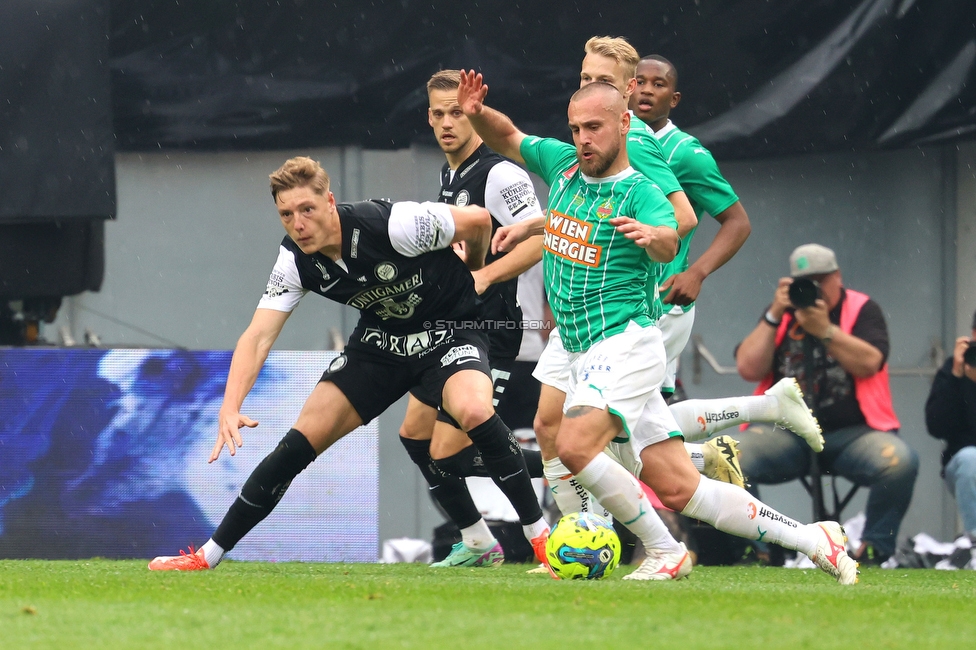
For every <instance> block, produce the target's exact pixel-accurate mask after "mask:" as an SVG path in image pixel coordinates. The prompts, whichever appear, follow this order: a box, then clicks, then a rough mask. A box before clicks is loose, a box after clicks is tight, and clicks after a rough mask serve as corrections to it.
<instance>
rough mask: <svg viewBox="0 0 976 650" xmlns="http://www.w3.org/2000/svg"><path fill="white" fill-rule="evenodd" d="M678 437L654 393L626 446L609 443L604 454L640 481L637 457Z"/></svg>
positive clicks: (670, 416)
mask: <svg viewBox="0 0 976 650" xmlns="http://www.w3.org/2000/svg"><path fill="white" fill-rule="evenodd" d="M680 435H681V429H680V428H679V427H678V422H677V420H675V419H674V414H672V413H671V409H670V408H669V407H668V403H667V402H666V401H664V397H663V396H662V395H661V391H654V394H653V395H651V396H650V398H649V399H648V400H647V403H646V404H644V410H643V411H641V414H640V418H638V420H637V426H635V427H634V429H633V432H632V433H631V435H630V440H628V441H627V442H616V441H614V442H611V443H610V444H609V445H607V449H606V451H607V453H608V454H609V455H610V456H611V457H612V458H613V459H614V460H616V461H617V462H618V463H620V464H621V465H623V466H624V468H626V469H627V470H628V471H629V472H630V473H631V474H633V475H634V476H636V477H637V478H640V473H641V470H642V469H643V467H644V463H642V462H641V459H640V453H641V452H642V451H643V450H644V449H645V448H646V447H650V446H651V445H653V444H656V443H658V442H664V441H665V440H668V439H670V438H676V437H678V436H680Z"/></svg>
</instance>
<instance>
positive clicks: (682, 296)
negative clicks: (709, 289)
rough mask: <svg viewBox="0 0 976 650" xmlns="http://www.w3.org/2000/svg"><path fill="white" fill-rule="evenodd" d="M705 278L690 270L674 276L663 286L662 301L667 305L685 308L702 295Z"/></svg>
mask: <svg viewBox="0 0 976 650" xmlns="http://www.w3.org/2000/svg"><path fill="white" fill-rule="evenodd" d="M704 279H705V278H703V277H700V276H699V275H698V274H697V273H695V272H694V271H692V270H691V269H688V270H687V271H685V272H684V273H678V274H676V275H672V276H671V277H670V278H668V279H667V280H665V281H664V284H662V285H661V295H662V296H664V297H663V298H662V299H661V302H663V303H664V304H666V305H681V306H682V307H685V306H687V305H690V304H691V303H693V302H695V301H696V300H698V294H699V293H701V288H702V281H703V280H704Z"/></svg>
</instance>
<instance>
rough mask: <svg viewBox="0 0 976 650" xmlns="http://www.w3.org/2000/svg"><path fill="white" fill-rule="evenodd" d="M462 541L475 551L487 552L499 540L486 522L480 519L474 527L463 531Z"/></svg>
mask: <svg viewBox="0 0 976 650" xmlns="http://www.w3.org/2000/svg"><path fill="white" fill-rule="evenodd" d="M461 541H462V542H464V545H465V546H467V547H468V548H470V549H471V550H473V551H487V550H488V549H490V548H491V547H492V546H494V545H495V543H496V541H497V540H495V536H494V535H492V534H491V530H490V529H489V528H488V524H487V523H486V522H485V520H484V519H479V520H478V521H477V523H475V524H474V525H472V526H468V527H467V528H462V529H461Z"/></svg>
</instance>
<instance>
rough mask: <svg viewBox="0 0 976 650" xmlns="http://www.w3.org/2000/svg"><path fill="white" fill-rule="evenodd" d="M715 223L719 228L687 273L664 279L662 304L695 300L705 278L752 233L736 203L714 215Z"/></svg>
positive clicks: (684, 302) (723, 262) (744, 211)
mask: <svg viewBox="0 0 976 650" xmlns="http://www.w3.org/2000/svg"><path fill="white" fill-rule="evenodd" d="M715 220H716V221H718V222H719V224H721V225H720V226H719V229H718V232H717V233H715V239H713V240H712V243H711V244H709V246H708V249H707V250H706V251H705V252H704V253H702V255H701V257H699V258H698V259H697V260H695V263H694V264H692V265H691V266H690V267H688V270H687V271H685V272H684V273H679V274H677V275H673V276H671V277H670V278H667V279H666V280H665V282H664V284H662V285H661V291H662V292H667V296H666V297H665V298H664V300H663V302H665V303H668V304H674V305H690V304H691V303H693V302H694V301H695V300H697V299H698V294H699V293H700V292H701V286H702V282H704V281H705V278H707V277H708V276H709V275H711V274H712V273H714V272H715V270H716V269H718V268H720V267H721V266H722V265H724V264H725V263H726V262H728V261H729V260H730V259H732V257H733V256H734V255H735V254H736V253H737V252H739V249H740V248H742V244H744V243H745V241H746V239H748V238H749V234H750V233H751V232H752V226H751V225H750V224H749V215H748V214H746V210H745V208H743V207H742V203H740V202H739V201H736V202H735V203H733V204H732V205H730V206H729V207H728V208H726V209H725V210H723V211H722V212H720V213H719V214H717V215H715ZM678 230H679V232H680V228H679V229H678Z"/></svg>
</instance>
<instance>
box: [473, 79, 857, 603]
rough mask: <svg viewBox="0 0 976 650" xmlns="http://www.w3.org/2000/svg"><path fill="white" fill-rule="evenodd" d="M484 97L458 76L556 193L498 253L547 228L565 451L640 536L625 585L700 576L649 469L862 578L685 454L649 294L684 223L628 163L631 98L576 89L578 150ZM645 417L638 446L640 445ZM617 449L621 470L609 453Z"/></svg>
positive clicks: (740, 531)
mask: <svg viewBox="0 0 976 650" xmlns="http://www.w3.org/2000/svg"><path fill="white" fill-rule="evenodd" d="M487 93H488V87H487V86H486V85H484V84H483V80H482V77H481V75H478V74H475V73H474V72H463V71H462V74H461V83H460V86H459V87H458V104H459V105H460V106H461V108H462V110H463V111H464V113H465V115H467V116H468V119H469V120H470V122H471V125H472V126H473V127H474V128H475V130H476V131H477V132H478V134H479V135H480V136H481V137H482V138H483V139H484V141H485V143H486V144H488V146H489V147H491V148H492V149H493V150H495V151H497V152H499V153H501V154H502V155H505V156H507V157H509V158H511V159H513V160H516V161H517V162H524V163H525V165H526V167H528V169H529V170H530V171H533V172H535V173H537V174H539V175H540V176H541V177H542V178H543V180H545V181H546V182H547V183H549V185H550V192H549V206H548V209H547V214H546V216H545V217H544V218H542V219H537V220H532V221H522V222H519V223H518V224H514V225H511V226H506V227H504V228H499V229H498V231H497V232H496V235H495V239H494V240H493V242H492V245H493V248H496V249H502V250H506V249H508V248H510V247H511V246H514V245H516V244H518V243H519V242H521V241H523V240H524V239H525V238H526V237H528V236H530V235H533V234H538V233H539V232H540V231H544V255H543V270H544V273H545V282H546V286H547V288H548V290H549V302H550V306H551V307H552V310H553V314H554V316H555V319H556V324H557V327H558V329H559V332H560V335H561V337H562V338H563V347H564V349H565V351H566V352H567V357H566V368H565V385H566V387H567V390H566V401H565V405H564V412H565V417H564V418H563V419H562V421H561V423H560V425H559V429H558V431H557V434H556V451H557V454H558V456H559V459H560V460H561V461H562V463H563V464H564V465H565V467H566V468H567V469H568V470H569V471H570V472H572V473H573V474H575V476H576V479H577V480H578V482H579V484H580V485H581V486H582V487H583V488H585V489H586V490H588V491H589V492H590V493H591V494H592V495H593V496H594V497H596V499H598V500H599V501H600V503H601V504H602V505H603V507H605V508H607V510H609V511H610V513H611V514H612V515H613V516H614V518H615V519H617V520H618V521H619V522H621V523H623V524H624V525H625V526H627V527H628V528H630V529H631V530H632V531H633V532H634V533H635V534H636V535H637V536H638V537H639V538H640V539H641V541H642V542H643V544H644V547H645V549H646V550H647V557H646V558H645V560H644V561H643V562H642V563H641V565H640V567H638V569H637V570H635V571H634V572H633V573H631V574H629V575H628V576H626V578H625V579H637V580H662V579H674V578H680V577H683V576H685V575H687V574H688V573H689V572H690V571H691V559H690V557H689V556H688V553H687V550H686V549H685V548H684V546H683V545H681V544H680V543H678V542H677V541H676V540H675V539H674V538H673V537H672V536H671V535H670V533H669V532H668V531H667V528H666V527H664V525H663V523H662V522H661V520H660V518H659V517H658V516H657V515H656V513H654V511H653V509H652V508H651V507H650V504H649V502H648V500H647V498H646V496H645V495H644V492H643V490H642V488H641V487H640V484H639V483H638V481H637V480H636V479H635V478H634V475H640V476H641V478H642V479H643V480H644V481H645V482H646V483H647V484H648V485H650V487H651V488H653V489H654V490H655V492H656V493H657V494H658V496H659V497H660V498H661V500H662V501H663V502H664V503H665V505H667V506H668V507H670V508H672V509H674V510H676V511H678V512H681V513H682V514H685V515H687V516H690V517H693V518H695V519H701V520H703V521H706V522H708V523H711V524H712V525H713V526H715V527H716V528H718V529H719V530H723V531H725V532H729V533H732V534H736V535H739V536H742V537H746V538H749V539H753V540H756V539H760V538H762V539H764V540H765V541H772V542H774V543H778V544H780V545H782V546H784V547H786V548H791V549H797V550H800V551H802V552H803V553H806V554H807V555H808V556H810V557H811V559H813V560H814V562H816V563H817V565H818V566H820V568H822V569H823V570H824V571H826V572H827V573H829V574H831V575H833V576H835V577H836V578H837V580H838V582H841V583H842V584H853V583H854V582H856V580H857V564H856V563H855V562H854V561H853V560H852V559H851V558H850V557H849V556H848V555H847V553H846V551H845V549H844V544H845V542H846V536H845V534H844V532H843V529H842V528H841V527H840V525H839V524H836V523H832V522H828V523H820V524H809V525H804V524H800V523H798V522H796V521H794V520H792V519H790V518H788V517H785V516H784V515H782V514H780V513H778V512H776V511H774V510H772V509H771V508H769V507H768V506H766V505H765V504H763V503H761V502H760V501H758V500H757V499H755V498H753V497H752V495H750V494H749V493H748V492H746V491H745V490H744V489H742V488H741V487H737V486H734V485H729V484H727V483H720V482H718V481H714V480H711V479H709V478H706V477H702V476H701V475H700V474H699V473H698V471H697V470H696V469H695V466H694V465H693V464H692V462H691V460H690V459H689V458H688V455H687V453H686V452H685V449H684V445H683V441H682V438H681V432H680V431H679V430H678V425H677V422H675V419H674V416H673V415H671V411H670V410H669V409H668V408H667V405H666V403H665V402H664V398H663V397H662V396H661V393H660V387H661V382H662V381H663V378H664V366H665V361H666V358H665V353H664V345H663V341H662V338H661V335H660V330H659V329H658V328H657V327H654V314H653V313H651V310H650V309H649V307H648V303H647V300H646V298H645V296H644V292H643V288H644V286H645V284H646V283H647V282H648V278H651V279H652V280H653V279H654V278H653V276H654V275H655V274H656V272H657V271H658V270H659V267H658V266H657V265H656V264H654V262H655V261H656V262H661V263H666V262H668V261H670V260H671V259H673V257H674V255H675V253H676V252H677V247H676V245H677V241H678V240H677V230H676V226H677V223H676V221H675V220H674V218H673V210H672V209H671V208H670V206H669V205H668V204H667V203H666V202H664V200H663V197H661V194H660V192H659V190H658V189H657V188H656V187H655V186H654V185H653V184H651V183H650V182H649V181H647V180H646V179H645V178H642V177H641V176H640V175H639V174H637V173H636V172H635V171H634V170H633V168H631V167H630V164H629V159H628V158H627V148H626V144H625V143H626V136H627V132H628V130H629V126H630V124H629V122H630V114H629V113H628V112H627V110H626V102H625V99H624V97H623V95H621V94H620V92H619V91H618V90H617V89H616V88H615V87H614V86H612V85H610V84H607V83H605V82H599V81H597V82H594V83H592V84H588V85H586V86H585V87H583V88H581V89H580V90H579V91H577V93H576V94H574V95H573V98H572V99H571V100H570V105H569V110H568V117H569V125H570V130H571V131H572V133H573V141H574V144H575V145H576V146H575V148H574V147H572V146H570V145H567V144H565V143H562V142H560V141H558V140H552V139H544V138H537V137H530V136H527V135H526V134H524V133H522V132H521V131H519V130H518V129H517V128H516V127H515V125H514V124H513V123H512V122H511V120H509V119H508V118H507V117H506V116H505V115H503V114H501V113H499V112H498V111H495V110H493V109H490V108H487V107H486V106H485V105H484V98H485V96H486V95H487ZM621 235H622V236H621ZM638 422H639V423H640V424H641V428H642V431H641V432H639V436H640V438H641V440H640V443H641V444H640V445H636V444H631V443H630V439H631V438H632V437H634V436H635V435H636V434H638V431H637V430H636V429H637V425H638ZM608 446H610V447H611V448H612V449H613V450H614V451H615V452H616V455H617V457H618V462H614V460H613V459H611V457H610V456H608V455H607V454H606V453H603V450H604V449H605V448H607V447H608ZM635 453H639V457H636V456H635ZM625 467H626V468H627V469H625ZM628 469H630V472H628Z"/></svg>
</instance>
